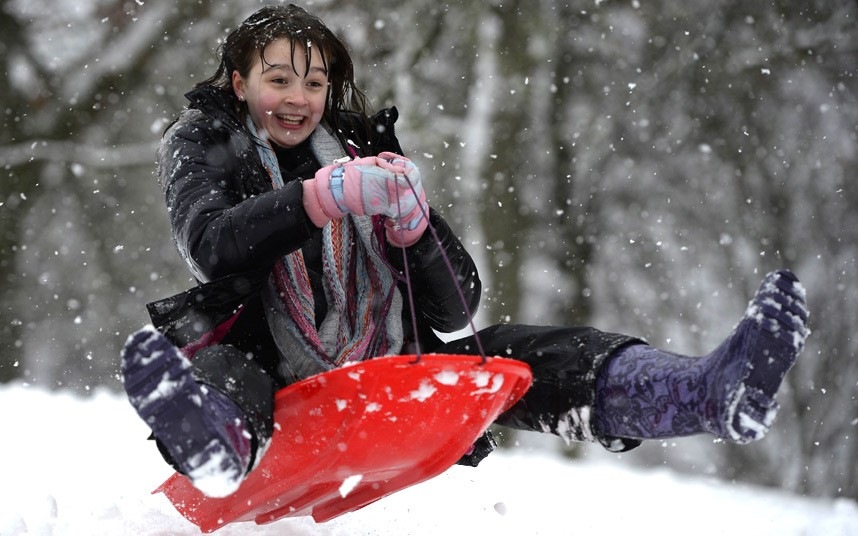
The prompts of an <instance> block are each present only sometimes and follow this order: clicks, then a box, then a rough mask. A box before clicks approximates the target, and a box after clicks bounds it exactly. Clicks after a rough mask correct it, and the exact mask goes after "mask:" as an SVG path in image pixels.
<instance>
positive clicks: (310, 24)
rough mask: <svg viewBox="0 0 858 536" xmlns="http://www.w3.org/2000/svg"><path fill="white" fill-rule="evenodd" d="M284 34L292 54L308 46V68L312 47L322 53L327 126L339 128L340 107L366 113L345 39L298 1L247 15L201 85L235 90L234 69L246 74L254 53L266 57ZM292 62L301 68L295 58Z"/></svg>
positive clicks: (364, 99)
mask: <svg viewBox="0 0 858 536" xmlns="http://www.w3.org/2000/svg"><path fill="white" fill-rule="evenodd" d="M284 38H285V39H289V40H290V41H291V42H292V55H293V57H294V55H295V45H296V43H298V44H302V43H303V44H304V45H305V46H304V47H303V48H304V55H305V61H306V64H305V69H307V70H309V68H310V50H311V47H316V48H317V49H318V50H319V52H321V56H322V61H323V62H324V64H325V68H326V69H327V70H328V83H329V87H328V99H327V104H326V106H325V113H324V119H325V120H327V122H328V124H330V125H332V126H333V127H335V128H336V127H337V112H339V111H351V112H359V113H360V114H361V115H364V116H365V115H366V114H367V113H368V108H369V106H368V103H367V98H366V96H365V95H364V94H363V92H362V91H361V90H360V89H358V87H357V86H356V85H355V74H354V65H353V64H352V58H351V56H350V55H349V51H348V49H347V48H346V45H345V43H344V42H343V41H342V40H341V39H340V38H339V37H337V36H336V35H335V34H334V33H333V32H332V31H331V30H330V29H329V28H328V27H327V26H325V23H323V22H322V20H321V19H319V18H318V17H316V16H315V15H311V14H310V13H307V11H305V10H304V9H302V8H300V7H298V6H296V5H294V4H289V5H288V6H267V7H263V8H262V9H260V10H258V11H256V12H255V13H253V14H252V15H250V16H249V17H248V18H247V19H245V20H244V22H242V23H241V24H240V25H239V26H238V28H236V29H235V30H233V31H232V32H230V34H229V35H228V36H227V38H226V41H224V42H223V44H221V45H220V47H219V51H220V58H221V59H220V65H218V68H217V71H215V74H214V75H213V76H212V77H211V78H208V79H207V80H204V81H202V82H200V83H198V84H197V87H200V86H207V85H211V86H216V87H219V88H221V89H223V90H224V91H229V92H230V93H231V92H232V72H233V71H238V73H239V74H240V75H241V76H243V77H246V76H248V74H249V73H250V69H251V68H252V67H253V63H254V61H255V59H256V56H258V57H259V58H260V59H262V60H263V61H264V59H265V58H264V57H263V53H264V51H265V47H267V46H268V45H269V44H271V43H272V42H273V41H276V40H278V39H284ZM308 45H309V46H308ZM292 64H293V67H294V68H295V69H297V68H298V66H297V62H294V61H293V62H292ZM242 111H246V109H244V110H242Z"/></svg>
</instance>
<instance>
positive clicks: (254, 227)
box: [147, 87, 481, 386]
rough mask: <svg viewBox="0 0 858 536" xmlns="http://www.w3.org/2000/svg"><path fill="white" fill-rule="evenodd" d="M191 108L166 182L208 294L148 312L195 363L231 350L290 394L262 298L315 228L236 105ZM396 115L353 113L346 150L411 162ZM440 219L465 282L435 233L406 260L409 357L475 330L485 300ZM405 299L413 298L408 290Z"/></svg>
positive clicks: (162, 158) (164, 149)
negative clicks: (272, 170)
mask: <svg viewBox="0 0 858 536" xmlns="http://www.w3.org/2000/svg"><path fill="white" fill-rule="evenodd" d="M187 97H188V99H189V101H190V106H189V109H187V110H185V111H184V112H182V114H181V115H180V117H179V118H178V119H177V120H176V122H174V123H173V124H172V125H171V126H170V127H169V128H168V129H167V131H166V133H165V135H164V138H163V140H162V144H161V147H160V149H159V153H158V177H159V180H160V181H161V185H162V187H163V189H164V192H165V195H166V203H167V210H168V214H169V218H170V223H171V226H172V232H173V238H174V240H175V242H176V246H177V247H178V250H179V252H180V253H181V255H182V257H183V258H184V260H185V261H186V263H187V264H188V266H189V267H190V269H191V271H192V273H193V274H194V276H195V277H196V279H197V280H198V282H199V283H200V285H199V286H197V287H195V288H193V289H191V290H189V291H186V292H184V293H182V294H179V295H177V296H173V297H171V298H167V299H164V300H160V301H157V302H154V303H150V304H148V306H147V307H148V310H149V313H150V316H151V317H152V321H153V323H154V324H155V326H156V327H158V328H159V329H161V331H162V332H164V333H165V334H166V335H167V336H168V337H169V338H171V340H172V341H173V342H174V343H176V344H177V345H179V346H182V347H189V348H192V350H191V353H193V351H195V350H196V349H198V348H199V347H201V346H205V345H209V344H214V343H221V344H232V345H234V346H236V347H237V348H239V349H240V350H242V351H243V352H246V353H249V354H253V356H254V359H255V360H256V361H257V362H258V363H259V364H260V365H261V366H263V368H264V369H266V371H267V372H268V373H269V374H270V375H272V376H273V377H275V380H276V381H277V382H278V384H279V385H280V386H282V385H284V384H285V383H288V380H287V379H285V378H279V377H277V372H276V371H277V368H278V367H277V363H276V361H277V359H278V357H277V355H278V354H277V350H276V347H275V346H274V342H273V338H272V336H271V333H270V332H269V331H268V324H267V322H266V320H265V316H264V313H263V310H262V304H261V298H260V291H261V289H262V287H263V284H264V282H265V280H266V278H267V277H268V275H269V273H270V271H271V268H272V267H273V265H274V263H275V261H276V259H278V258H279V257H281V256H283V255H286V254H289V253H292V252H294V251H296V250H298V249H299V248H303V247H310V246H311V245H312V242H311V239H312V238H313V236H314V234H317V233H316V227H315V226H314V225H313V223H312V222H310V220H309V218H308V217H307V214H306V212H305V211H304V208H303V201H302V197H303V189H302V187H301V184H300V181H299V180H293V181H290V182H288V183H287V184H286V185H285V186H284V187H283V188H280V189H277V190H274V189H273V188H272V186H271V182H270V178H269V175H268V173H267V172H266V171H265V169H264V167H263V166H262V162H261V160H260V158H259V155H258V153H257V150H256V147H255V146H254V142H253V140H252V137H251V135H250V133H249V131H248V130H247V128H246V127H245V125H244V122H243V120H242V118H241V113H240V111H239V107H238V101H237V100H236V99H235V97H234V95H232V94H231V93H229V92H225V91H222V90H220V89H217V88H214V87H203V88H199V89H196V90H194V91H192V92H190V93H188V95H187ZM397 115H398V114H397V112H396V109H395V108H391V109H388V110H384V111H382V112H380V113H378V114H376V115H375V116H373V117H372V118H369V119H367V118H361V117H359V116H357V115H356V114H348V113H343V114H340V116H339V118H338V121H339V131H338V132H337V133H336V134H337V136H338V138H339V139H340V141H341V143H342V144H343V147H344V148H345V147H347V145H348V146H351V147H353V148H355V149H356V150H357V152H358V153H359V155H360V156H369V155H376V154H378V153H380V152H382V151H392V152H396V153H398V154H402V149H401V147H400V145H399V142H398V140H397V139H396V135H395V132H394V123H395V121H396V118H397ZM284 179H286V177H284ZM286 180H288V179H286ZM430 213H431V217H430V224H431V226H432V227H433V228H434V229H435V231H436V232H437V235H438V238H439V239H440V244H441V247H442V248H443V251H444V253H445V254H446V255H447V257H448V258H449V259H450V261H451V264H452V266H453V271H454V273H455V278H456V279H455V280H454V279H453V278H452V277H451V274H450V273H449V270H448V268H447V266H446V263H445V262H444V259H443V256H442V255H441V253H440V249H439V248H438V244H436V242H435V240H434V237H433V236H432V234H431V232H429V231H427V232H426V233H425V234H424V236H423V237H422V238H421V239H420V240H419V241H418V242H417V243H416V244H414V245H413V246H411V247H409V248H407V251H406V253H407V255H406V257H407V259H408V264H409V274H410V276H411V280H412V292H413V296H414V303H415V309H416V310H417V313H418V314H417V315H416V324H417V331H418V333H417V334H416V336H415V334H414V333H413V329H412V320H411V316H410V314H411V313H410V309H409V305H408V300H407V299H404V300H403V301H404V308H403V329H404V330H405V332H406V338H405V346H406V347H405V348H404V349H403V351H405V352H411V351H413V343H414V342H415V341H419V343H420V346H421V350H422V351H426V352H429V351H431V350H432V349H433V348H434V347H436V346H437V345H438V344H439V343H440V341H439V339H438V338H437V336H436V335H435V334H434V333H433V332H432V329H435V330H438V331H440V332H452V331H455V330H458V329H461V328H464V327H465V326H466V325H467V323H468V320H469V319H470V318H471V316H472V315H473V313H474V312H475V311H476V308H477V305H478V302H479V298H480V292H481V285H480V280H479V276H478V274H477V270H476V267H475V265H474V262H473V260H472V259H471V257H470V255H469V254H468V253H467V252H466V251H465V249H464V247H463V246H462V244H461V242H460V241H459V240H458V238H456V236H455V235H454V234H453V232H452V230H451V229H450V227H449V226H448V225H447V223H446V222H445V221H444V220H443V219H442V218H441V217H440V216H439V215H438V214H437V212H435V211H434V210H430ZM377 223H378V222H377ZM308 257H310V256H308ZM387 257H388V261H389V262H390V264H391V266H392V268H393V269H396V270H398V271H399V272H400V274H402V273H403V271H404V263H403V260H402V252H401V250H400V249H399V248H396V247H393V246H391V245H389V244H388V245H387ZM457 284H458V286H459V288H460V289H461V291H462V292H463V294H464V296H465V301H466V302H467V303H466V305H467V307H465V304H463V303H462V301H461V299H460V296H459V293H458V291H457V289H456V285H457ZM400 289H401V290H402V291H403V296H407V294H406V293H405V292H406V289H405V285H404V281H403V282H401V283H400Z"/></svg>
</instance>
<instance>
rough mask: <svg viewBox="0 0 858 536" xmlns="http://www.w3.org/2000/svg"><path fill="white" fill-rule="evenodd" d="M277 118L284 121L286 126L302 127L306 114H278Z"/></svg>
mask: <svg viewBox="0 0 858 536" xmlns="http://www.w3.org/2000/svg"><path fill="white" fill-rule="evenodd" d="M275 117H277V120H278V121H279V122H281V123H283V124H284V125H285V126H289V127H300V126H301V125H302V124H304V119H305V118H304V116H303V115H286V114H277V115H276V116H275Z"/></svg>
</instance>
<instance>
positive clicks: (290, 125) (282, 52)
mask: <svg viewBox="0 0 858 536" xmlns="http://www.w3.org/2000/svg"><path fill="white" fill-rule="evenodd" d="M310 54H311V55H310V68H309V69H305V65H306V62H305V58H306V56H305V50H304V47H303V45H302V44H300V43H295V48H294V54H293V49H292V42H291V41H290V40H289V39H278V40H276V41H272V42H271V43H270V44H269V45H268V46H267V47H265V50H264V51H263V54H262V57H261V58H259V57H257V58H256V61H255V62H254V64H253V67H252V68H251V69H250V73H249V74H248V76H247V78H245V77H242V76H241V75H240V74H239V73H238V71H233V73H232V88H233V91H235V94H236V96H237V97H238V98H239V99H240V100H246V101H247V109H248V111H249V113H250V117H251V118H252V119H253V122H254V123H255V124H256V127H257V129H259V130H260V133H262V131H263V130H264V131H265V132H266V133H267V134H268V139H269V140H270V141H272V142H274V143H276V144H277V145H280V146H281V147H286V148H290V147H295V146H296V145H298V144H299V143H301V142H302V141H304V140H306V139H307V138H308V137H309V136H310V134H312V132H313V130H315V128H316V126H318V124H319V122H320V121H321V120H322V114H323V113H324V111H325V102H326V100H327V95H328V71H327V69H325V64H324V63H323V62H322V56H321V54H320V53H319V51H318V50H317V49H316V48H311V50H310ZM305 70H306V72H304V71H305Z"/></svg>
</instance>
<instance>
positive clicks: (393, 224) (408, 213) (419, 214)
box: [378, 152, 429, 247]
mask: <svg viewBox="0 0 858 536" xmlns="http://www.w3.org/2000/svg"><path fill="white" fill-rule="evenodd" d="M378 157H379V158H381V159H383V160H386V161H388V162H390V163H391V164H392V165H394V166H398V167H401V168H404V172H403V173H402V175H404V177H403V176H402V175H397V190H398V191H397V192H396V196H397V197H396V198H397V200H398V201H399V205H398V207H397V210H396V213H395V214H389V218H388V220H387V221H386V222H385V227H386V235H387V240H388V242H390V243H391V244H393V245H395V246H403V247H408V246H410V245H412V244H414V243H415V242H417V240H419V239H420V237H421V236H423V233H424V231H426V227H428V225H429V221H428V220H427V218H428V216H429V205H428V204H427V203H426V192H425V191H424V190H423V182H422V180H421V178H420V170H419V169H417V166H416V165H414V162H412V161H411V160H409V159H407V158H405V157H404V156H400V155H398V154H395V153H389V152H384V153H381V154H379V155H378ZM409 207H410V210H408V209H409Z"/></svg>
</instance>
